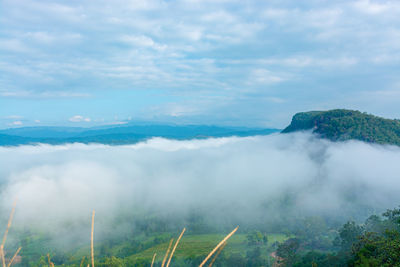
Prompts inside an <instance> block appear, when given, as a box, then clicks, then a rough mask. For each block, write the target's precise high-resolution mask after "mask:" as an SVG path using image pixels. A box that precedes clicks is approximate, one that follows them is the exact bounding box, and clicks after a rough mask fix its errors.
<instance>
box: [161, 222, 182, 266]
mask: <svg viewBox="0 0 400 267" xmlns="http://www.w3.org/2000/svg"><path fill="white" fill-rule="evenodd" d="M185 231H186V228H183V230H182V232H181V234H180V235H179V237H178V239H177V240H176V242H175V245H174V248H173V249H172V251H171V255H169V259H168V262H167V265H166V267H168V266H169V264H170V263H171V259H172V256H174V253H175V249H176V247H177V246H178V244H179V241H181V238H182V236H183V233H184V232H185Z"/></svg>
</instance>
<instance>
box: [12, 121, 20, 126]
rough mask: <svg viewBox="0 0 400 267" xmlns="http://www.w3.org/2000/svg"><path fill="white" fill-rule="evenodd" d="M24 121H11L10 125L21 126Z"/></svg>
mask: <svg viewBox="0 0 400 267" xmlns="http://www.w3.org/2000/svg"><path fill="white" fill-rule="evenodd" d="M22 124H23V123H22V121H13V122H11V123H9V124H8V125H10V126H21V125H22Z"/></svg>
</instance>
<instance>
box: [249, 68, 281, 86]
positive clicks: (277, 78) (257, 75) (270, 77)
mask: <svg viewBox="0 0 400 267" xmlns="http://www.w3.org/2000/svg"><path fill="white" fill-rule="evenodd" d="M283 81H285V78H283V77H282V76H281V75H278V74H276V73H273V72H271V71H269V70H267V69H255V70H253V71H252V72H251V74H250V78H249V82H250V83H259V84H274V83H280V82H283Z"/></svg>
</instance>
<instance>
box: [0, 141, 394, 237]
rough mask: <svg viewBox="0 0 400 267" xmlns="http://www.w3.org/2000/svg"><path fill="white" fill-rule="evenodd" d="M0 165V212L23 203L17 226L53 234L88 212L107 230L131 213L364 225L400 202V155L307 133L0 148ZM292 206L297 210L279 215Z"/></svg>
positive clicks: (252, 221) (239, 221)
mask: <svg viewBox="0 0 400 267" xmlns="http://www.w3.org/2000/svg"><path fill="white" fill-rule="evenodd" d="M0 160H1V162H2V164H3V167H4V168H2V169H1V170H0V179H1V181H2V183H3V191H2V195H1V199H2V201H1V203H2V205H3V206H7V207H8V206H9V205H10V202H11V201H12V200H13V199H15V197H17V198H18V206H17V210H18V212H17V213H16V217H15V220H14V222H15V225H16V226H17V227H18V226H20V225H21V224H22V225H25V226H27V227H34V226H40V227H46V231H47V230H49V231H50V232H51V229H52V226H55V229H57V230H58V229H59V228H57V225H58V224H59V223H65V221H71V222H74V223H77V224H79V222H81V221H85V220H86V219H87V218H89V216H90V212H91V210H92V209H96V214H99V216H101V218H102V219H103V220H106V219H107V218H110V217H111V218H110V220H113V216H114V215H116V214H117V213H118V212H119V210H120V209H122V210H132V211H133V212H135V211H136V210H137V209H135V208H134V207H135V206H137V207H140V210H141V212H146V211H150V210H151V212H152V215H153V216H154V215H160V214H163V212H167V213H168V214H169V215H177V216H179V215H180V214H186V213H187V212H189V211H191V210H204V211H205V213H206V214H208V215H210V217H211V218H214V219H224V220H225V219H227V218H228V219H231V220H233V221H234V223H240V224H241V223H246V222H251V223H255V222H257V220H262V221H263V222H265V221H268V220H273V219H272V218H273V216H272V217H271V216H270V214H278V215H288V214H291V213H292V212H293V213H296V214H302V215H309V214H319V215H327V214H328V215H330V216H333V217H334V218H335V220H338V219H339V220H348V219H349V218H350V217H351V218H363V217H364V216H367V215H370V214H369V212H370V211H369V208H370V209H375V210H376V211H377V212H380V211H381V210H385V209H387V208H393V207H394V206H396V204H395V203H399V201H400V196H399V194H398V192H399V190H400V182H399V180H398V177H397V174H398V173H399V172H400V166H399V164H396V163H397V162H399V160H400V149H399V148H398V147H390V146H379V145H370V144H366V143H361V142H354V141H352V142H342V143H332V142H329V141H326V140H322V139H318V138H315V137H314V136H312V135H311V134H310V133H297V134H284V135H282V134H277V135H271V136H263V137H260V136H259V137H248V138H236V137H233V138H217V139H213V138H211V139H204V140H186V141H176V140H165V139H162V138H155V139H152V140H148V141H146V142H142V143H138V144H135V145H127V146H106V145H83V144H67V145H62V146H51V145H39V146H20V147H0ZM155 166H156V169H155ZM38 191H41V192H46V194H39V195H38V194H37V192H38ZM150 192H151V193H150ZM204 196H207V197H204ZM238 196H240V198H238ZM286 196H287V197H288V198H290V199H291V203H292V204H290V205H288V206H285V209H280V206H279V205H281V204H280V203H282V198H284V197H286ZM349 198H350V199H351V201H349ZM361 207H362V208H361ZM366 207H367V208H366ZM282 210H284V212H285V214H280V212H281V211H282ZM275 218H276V217H275ZM100 221H101V220H100ZM114 222H115V221H114ZM98 229H99V228H98Z"/></svg>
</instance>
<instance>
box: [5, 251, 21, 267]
mask: <svg viewBox="0 0 400 267" xmlns="http://www.w3.org/2000/svg"><path fill="white" fill-rule="evenodd" d="M20 250H21V247H19V248H18V249H17V251H16V252H15V254H14V256H13V257H12V258H11V260H10V262H9V263H8V265H7V267H10V266H11V264H12V263H13V261H14V260H15V257H17V255H18V253H19V251H20Z"/></svg>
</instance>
